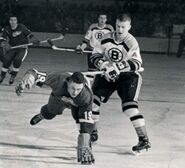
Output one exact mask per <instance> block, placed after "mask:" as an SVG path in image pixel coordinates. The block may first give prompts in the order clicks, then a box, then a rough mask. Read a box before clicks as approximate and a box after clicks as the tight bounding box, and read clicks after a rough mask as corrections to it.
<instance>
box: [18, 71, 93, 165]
mask: <svg viewBox="0 0 185 168" xmlns="http://www.w3.org/2000/svg"><path fill="white" fill-rule="evenodd" d="M34 84H36V85H38V86H40V87H42V86H43V85H47V86H50V87H51V89H52V92H51V94H50V97H49V101H48V103H47V104H46V105H43V106H42V107H41V110H40V113H39V114H37V115H35V116H34V117H33V118H32V119H31V121H30V124H31V125H35V124H38V123H39V122H40V121H42V120H44V119H45V120H51V119H53V118H54V117H55V116H56V115H61V114H62V113H63V111H64V109H66V108H69V109H71V112H72V116H73V118H74V120H75V121H76V123H77V124H79V125H80V130H79V136H78V146H77V155H78V162H81V164H92V163H94V161H95V160H94V156H93V153H92V147H91V140H92V139H91V138H90V134H91V133H92V130H93V124H94V120H93V119H92V103H93V95H92V91H91V90H90V88H89V86H88V85H87V81H86V79H85V78H84V75H83V74H82V73H80V72H74V73H73V74H72V75H71V74H69V73H59V72H55V73H50V74H46V73H42V72H38V71H37V70H35V69H31V70H28V71H27V72H26V73H25V75H24V77H23V78H22V80H21V82H20V84H19V85H18V86H17V87H16V93H17V94H18V95H19V94H20V93H21V92H22V91H23V90H24V89H26V88H28V89H29V88H31V87H32V86H33V85H34Z"/></svg>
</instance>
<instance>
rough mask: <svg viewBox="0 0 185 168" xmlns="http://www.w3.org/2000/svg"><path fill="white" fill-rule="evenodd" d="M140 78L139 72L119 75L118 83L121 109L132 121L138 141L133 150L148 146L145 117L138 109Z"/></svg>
mask: <svg viewBox="0 0 185 168" xmlns="http://www.w3.org/2000/svg"><path fill="white" fill-rule="evenodd" d="M141 83H142V78H141V76H140V75H139V74H132V75H128V76H125V75H120V77H119V85H118V90H117V91H118V95H119V96H120V98H121V100H122V110H123V112H124V113H125V114H126V116H127V117H128V118H129V119H130V121H131V122H132V125H133V127H134V129H135V130H136V133H137V136H138V139H139V142H138V144H137V145H136V146H133V148H132V150H133V151H140V150H143V149H148V148H150V147H151V146H150V142H149V139H148V135H147V131H146V126H145V119H144V116H143V115H142V114H141V112H140V111H139V110H138V96H139V92H140V88H141Z"/></svg>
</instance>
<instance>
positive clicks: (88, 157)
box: [77, 95, 95, 164]
mask: <svg viewBox="0 0 185 168" xmlns="http://www.w3.org/2000/svg"><path fill="white" fill-rule="evenodd" d="M91 96H92V95H91ZM87 100H88V98H87V99H86V100H85V101H87ZM79 124H80V130H79V131H80V134H79V136H78V146H77V156H78V162H81V164H92V163H94V161H95V159H94V156H93V152H92V145H91V136H90V135H91V133H92V131H93V127H94V120H93V119H92V102H90V103H86V104H84V105H83V106H80V107H79Z"/></svg>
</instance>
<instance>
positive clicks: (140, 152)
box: [132, 149, 148, 156]
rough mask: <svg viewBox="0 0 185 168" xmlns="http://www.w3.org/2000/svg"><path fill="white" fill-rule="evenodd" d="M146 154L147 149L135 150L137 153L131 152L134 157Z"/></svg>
mask: <svg viewBox="0 0 185 168" xmlns="http://www.w3.org/2000/svg"><path fill="white" fill-rule="evenodd" d="M146 152H148V149H143V150H137V151H133V150H132V153H133V155H135V156H140V155H143V154H145V153H146Z"/></svg>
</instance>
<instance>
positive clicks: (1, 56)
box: [0, 47, 4, 63]
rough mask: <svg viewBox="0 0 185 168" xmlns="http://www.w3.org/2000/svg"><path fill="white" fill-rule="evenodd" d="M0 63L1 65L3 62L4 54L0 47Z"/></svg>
mask: <svg viewBox="0 0 185 168" xmlns="http://www.w3.org/2000/svg"><path fill="white" fill-rule="evenodd" d="M0 61H1V62H2V63H3V61H4V52H3V48H2V47H0Z"/></svg>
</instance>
